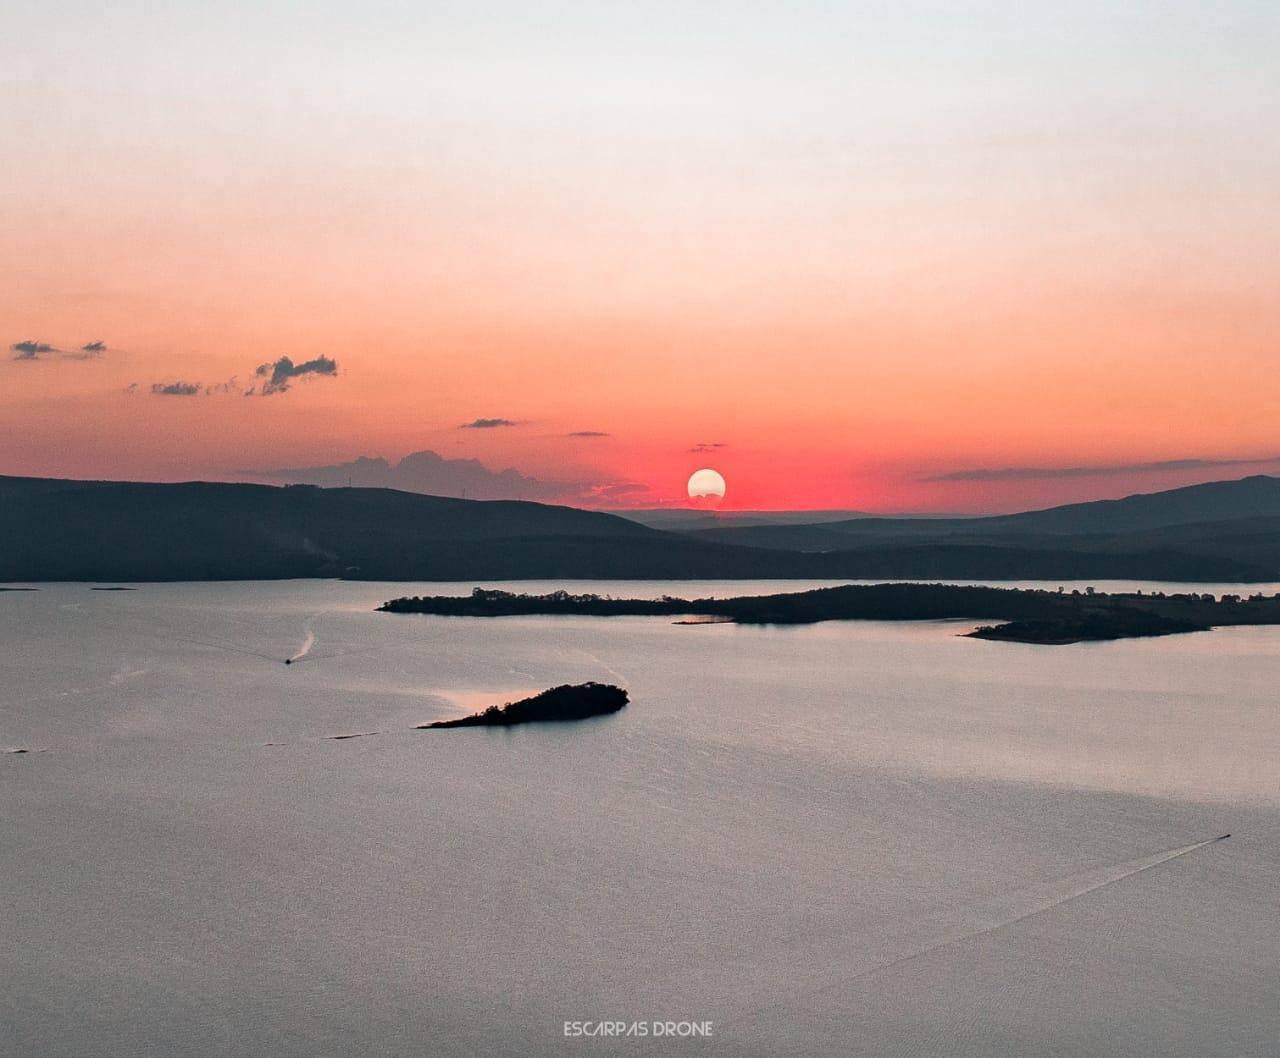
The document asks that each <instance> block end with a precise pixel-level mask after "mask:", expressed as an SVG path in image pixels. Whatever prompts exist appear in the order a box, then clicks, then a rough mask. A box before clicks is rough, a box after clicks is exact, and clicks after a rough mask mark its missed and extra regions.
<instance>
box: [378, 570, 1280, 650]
mask: <svg viewBox="0 0 1280 1058" xmlns="http://www.w3.org/2000/svg"><path fill="white" fill-rule="evenodd" d="M379 609H380V610H382V611H385V612H388V613H417V614H438V615H442V616H450V617H511V616H517V615H528V614H547V615H588V616H598V617H619V616H652V617H697V618H706V619H714V620H720V621H729V622H733V623H736V624H811V623H814V622H817V621H840V620H869V621H925V620H973V621H986V620H991V621H998V622H1000V623H999V624H992V625H982V626H980V627H978V628H976V629H974V630H973V631H971V632H969V633H967V634H968V635H969V636H971V637H973V638H975V639H992V640H999V641H1003V642H1017V643H1045V644H1061V643H1079V642H1086V641H1100V640H1111V639H1129V638H1138V637H1145V636H1162V635H1173V634H1177V633H1182V632H1202V631H1207V630H1208V629H1210V628H1215V627H1221V626H1225V625H1273V624H1280V595H1260V594H1259V595H1252V596H1249V597H1247V598H1243V597H1241V596H1239V595H1223V596H1221V597H1220V598H1219V597H1217V596H1214V595H1210V594H1207V593H1205V594H1199V593H1194V592H1192V593H1186V594H1174V595H1167V594H1164V593H1161V592H1153V593H1142V592H1132V593H1128V592H1126V593H1104V592H1095V591H1094V590H1093V589H1091V588H1090V589H1087V590H1086V591H1083V592H1081V591H1070V592H1068V591H1064V590H1063V589H1061V588H1060V589H1058V590H1056V591H1050V590H1047V589H1041V588H992V587H982V586H969V585H957V584H851V585H844V586H841V587H835V588H818V589H815V590H813V591H801V592H788V593H785V594H779V595H742V596H734V597H731V598H727V599H716V598H705V599H681V598H676V597H674V596H670V595H664V596H662V597H661V598H657V599H615V598H612V597H609V596H603V595H591V594H583V595H575V594H572V593H570V592H566V591H557V592H551V593H549V594H547V595H524V594H518V593H515V592H508V591H499V590H496V589H486V588H476V589H475V590H474V591H473V592H472V593H471V594H470V595H432V596H412V597H405V598H399V599H392V600H390V601H389V602H386V603H383V605H382V606H380V607H379Z"/></svg>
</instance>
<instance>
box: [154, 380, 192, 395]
mask: <svg viewBox="0 0 1280 1058" xmlns="http://www.w3.org/2000/svg"><path fill="white" fill-rule="evenodd" d="M203 389H204V386H203V385H201V384H200V383H199V382H153V383H152V384H151V392H152V393H154V394H155V395H156V396H157V397H194V396H197V395H198V394H199V393H200V392H201V391H202V390H203Z"/></svg>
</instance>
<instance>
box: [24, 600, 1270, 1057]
mask: <svg viewBox="0 0 1280 1058" xmlns="http://www.w3.org/2000/svg"><path fill="white" fill-rule="evenodd" d="M471 586H472V585H471V584H470V583H468V584H466V585H456V586H451V587H448V588H447V589H442V586H440V585H378V584H374V585H369V584H348V583H335V582H286V583H278V584H197V585H190V584H179V585H147V586H143V587H142V588H141V590H138V591H136V592H120V593H107V592H95V591H91V590H89V588H88V587H87V586H83V585H52V586H46V587H45V588H44V589H43V590H41V591H39V592H36V593H30V594H26V593H23V594H19V593H0V657H3V659H4V660H3V681H2V682H0V749H3V750H9V751H12V750H15V749H22V748H25V749H28V750H31V751H33V752H29V753H27V754H14V753H12V752H9V753H5V754H0V923H2V924H3V925H2V927H0V928H2V930H3V936H2V940H3V943H2V944H0V973H3V979H4V988H3V990H0V1053H5V1054H17V1055H28V1054H30V1055H45V1054H58V1055H106V1054H148V1055H149V1054H156V1055H186V1054H191V1055H205V1054H234V1055H295V1054H296V1055H354V1054H379V1055H432V1056H437V1055H511V1056H538V1055H548V1056H551V1055H597V1054H599V1055H613V1054H619V1055H632V1054H663V1055H667V1054H678V1055H686V1054H687V1055H695V1054H697V1055H760V1056H772V1055H827V1054H830V1055H849V1054H853V1055H868V1056H872V1055H874V1056H884V1055H935V1054H936V1055H948V1056H957V1055H1008V1056H1026V1055H1042V1054H1043V1055H1049V1054H1053V1055H1077V1054H1088V1055H1152V1056H1157V1055H1158V1056H1169V1055H1188V1056H1197V1058H1200V1056H1206V1055H1273V1054H1275V1052H1276V1046H1277V1042H1276V1041H1277V1040H1280V1002H1278V1001H1277V984H1276V982H1277V979H1278V978H1280V916H1278V915H1277V910H1278V909H1277V904H1278V903H1280V765H1278V764H1277V762H1278V761H1280V711H1278V710H1277V706H1276V696H1275V688H1276V686H1277V684H1278V683H1280V629H1278V628H1269V629H1249V628H1241V629H1232V630H1229V631H1219V632H1211V633H1203V634H1197V635H1191V636H1182V637H1171V638H1166V639H1158V640H1147V641H1131V642H1124V643H1108V644H1092V645H1078V646H1070V647H1038V646H1026V645H1017V644H999V643H983V642H977V641H973V640H967V639H963V638H959V637H958V636H957V633H958V632H962V631H964V630H966V628H967V627H968V626H967V625H964V624H957V623H934V622H923V623H916V624H886V623H879V622H865V623H831V624H824V625H818V626H813V627H807V628H791V629H775V628H765V629H761V628H737V627H733V626H728V625H706V626H693V627H691V626H675V625H672V624H670V623H668V622H667V621H665V620H663V619H648V618H613V619H608V620H600V619H587V618H527V619H525V618H510V619H502V620H497V621H483V620H469V619H447V618H433V617H421V616H393V615H387V614H378V613H374V612H373V608H374V606H376V605H377V604H378V603H379V602H381V601H382V600H384V599H385V598H389V597H391V596H393V595H399V594H406V593H408V594H417V593H420V592H436V591H440V590H456V591H469V590H470V588H471ZM561 586H566V585H564V584H562V583H559V582H557V583H556V584H547V585H521V586H520V587H522V588H525V589H532V590H543V589H551V588H555V587H561ZM568 586H572V587H574V588H577V589H584V588H588V587H589V588H592V589H594V590H600V591H612V592H614V593H615V594H637V593H639V592H641V591H643V592H645V593H648V594H660V593H662V592H664V591H669V592H671V593H673V594H686V595H696V594H711V593H716V594H728V593H731V592H732V593H746V592H752V591H774V590H779V586H778V584H777V583H776V582H774V583H770V584H761V585H754V586H753V585H744V584H742V583H740V582H739V583H732V584H715V585H713V584H693V585H691V584H688V583H681V584H647V585H628V584H597V585H589V586H588V585H582V584H576V585H568ZM791 586H794V587H803V586H806V585H791ZM1071 586H1072V585H1068V587H1071ZM1098 587H1099V588H1100V589H1101V588H1104V587H1106V585H1104V584H1102V583H1098ZM1144 587H1148V588H1150V587H1153V586H1151V585H1146V586H1144ZM1196 590H1204V589H1200V588H1199V587H1197V589H1196ZM1209 590H1212V589H1209ZM1218 590H1222V589H1221V588H1219V589H1218ZM1226 590H1233V591H1238V590H1240V589H1239V588H1238V587H1229V588H1227V589H1226ZM1247 590H1257V589H1253V588H1251V589H1247ZM1262 590H1265V591H1268V592H1271V591H1274V590H1276V587H1275V586H1265V587H1263V589H1262ZM294 655H301V657H300V658H299V660H298V662H297V663H296V664H294V665H292V666H289V667H286V666H284V665H283V664H281V660H282V659H283V658H285V657H289V656H294ZM585 679H601V680H607V681H611V682H617V683H621V684H623V685H625V686H626V687H627V688H628V689H629V691H630V692H631V695H632V705H631V706H630V707H628V708H627V709H626V710H624V711H623V712H622V713H620V714H618V715H617V716H615V717H611V718H607V719H603V720H598V721H591V722H588V723H585V724H583V725H579V726H574V727H563V728H562V727H529V728H521V729H517V730H510V731H489V730H457V731H430V732H427V731H415V730H413V728H414V725H417V724H422V723H426V722H428V721H431V720H435V719H439V718H442V717H446V716H454V715H457V714H459V713H461V712H469V711H473V710H474V709H476V708H478V707H481V706H483V705H487V704H490V703H491V702H501V701H504V700H507V699H509V698H511V697H513V696H517V695H520V694H521V693H523V692H527V691H531V690H536V689H541V688H544V687H547V686H550V685H552V684H555V683H560V682H566V681H579V680H585ZM349 734H362V735H364V737H360V738H353V739H345V740H335V739H334V738H333V736H335V735H349ZM35 751H40V752H35ZM1227 831H1230V832H1231V833H1232V835H1233V836H1232V837H1231V839H1230V840H1229V841H1226V842H1221V843H1218V844H1212V845H1208V846H1204V847H1201V848H1198V849H1194V850H1192V851H1189V852H1187V853H1186V854H1185V855H1182V856H1179V857H1177V858H1173V859H1169V860H1167V861H1165V862H1155V861H1156V860H1157V859H1158V858H1159V856H1160V854H1162V853H1165V852H1168V851H1171V850H1175V849H1179V848H1182V847H1184V846H1188V845H1192V844H1194V843H1197V842H1199V841H1202V840H1205V839H1208V838H1212V837H1215V836H1217V835H1219V834H1222V833H1225V832H1227ZM1144 868H1145V869H1144ZM601 1019H618V1020H622V1021H639V1020H644V1021H646V1022H652V1021H655V1020H698V1021H710V1022H712V1024H713V1032H714V1035H713V1036H712V1038H711V1039H675V1040H671V1039H654V1038H647V1039H634V1038H632V1039H621V1040H588V1039H566V1038H564V1035H563V1023H564V1022H565V1021H599V1020H601Z"/></svg>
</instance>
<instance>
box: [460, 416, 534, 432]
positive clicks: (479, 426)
mask: <svg viewBox="0 0 1280 1058" xmlns="http://www.w3.org/2000/svg"><path fill="white" fill-rule="evenodd" d="M518 425H519V423H517V422H516V421H515V420H514V419H472V420H471V422H464V423H463V424H462V425H461V426H459V427H458V429H459V430H496V429H497V428H498V427H500V426H518Z"/></svg>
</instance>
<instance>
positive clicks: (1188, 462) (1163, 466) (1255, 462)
mask: <svg viewBox="0 0 1280 1058" xmlns="http://www.w3.org/2000/svg"><path fill="white" fill-rule="evenodd" d="M1267 463H1280V456H1263V457H1261V458H1259V459H1162V460H1157V461H1155V462H1149V463H1105V464H1101V465H1097V466H1074V467H975V468H972V469H967V470H951V471H948V472H947V473H945V474H934V475H932V476H930V477H927V478H925V479H924V480H925V481H1050V480H1058V479H1062V478H1095V477H1113V476H1115V475H1119V474H1137V473H1162V472H1174V471H1180V470H1219V469H1223V468H1230V467H1251V466H1261V465H1263V464H1267Z"/></svg>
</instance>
